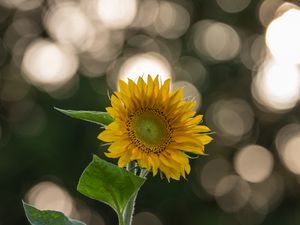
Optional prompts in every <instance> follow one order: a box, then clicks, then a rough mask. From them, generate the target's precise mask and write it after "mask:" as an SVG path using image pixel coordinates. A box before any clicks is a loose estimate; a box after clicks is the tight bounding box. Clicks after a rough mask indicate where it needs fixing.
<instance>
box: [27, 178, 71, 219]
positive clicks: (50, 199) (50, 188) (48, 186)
mask: <svg viewBox="0 0 300 225" xmlns="http://www.w3.org/2000/svg"><path fill="white" fill-rule="evenodd" d="M25 199H26V201H27V202H28V203H30V204H32V205H33V206H35V207H36V208H38V209H40V210H55V211H60V212H63V213H64V214H65V215H66V216H70V215H71V213H72V210H73V200H72V197H71V196H70V195H69V194H68V192H66V191H65V190H64V189H63V188H62V187H60V186H58V185H57V184H55V183H53V182H51V181H44V182H40V183H38V184H36V185H34V186H33V187H32V188H31V189H30V190H29V191H28V192H27V193H26V196H25Z"/></svg>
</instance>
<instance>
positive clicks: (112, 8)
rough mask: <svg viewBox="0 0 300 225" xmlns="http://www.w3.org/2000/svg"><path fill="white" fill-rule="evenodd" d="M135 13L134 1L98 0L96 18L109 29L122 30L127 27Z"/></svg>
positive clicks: (135, 5)
mask: <svg viewBox="0 0 300 225" xmlns="http://www.w3.org/2000/svg"><path fill="white" fill-rule="evenodd" d="M136 12H137V1H136V0H98V5H97V13H98V16H99V18H100V19H101V21H102V22H103V24H104V25H105V26H107V27H108V28H111V29H123V28H126V27H127V26H129V25H130V24H131V23H132V22H133V20H134V18H135V16H136Z"/></svg>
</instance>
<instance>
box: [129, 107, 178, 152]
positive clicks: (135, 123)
mask: <svg viewBox="0 0 300 225" xmlns="http://www.w3.org/2000/svg"><path fill="white" fill-rule="evenodd" d="M127 126H128V131H129V137H130V139H131V140H132V142H133V143H134V144H135V145H136V147H138V148H139V149H140V150H142V151H144V152H147V153H150V152H152V153H160V152H162V151H163V150H164V149H165V148H166V147H167V145H169V144H170V143H171V140H172V133H173V131H172V129H171V127H170V125H169V122H168V121H167V119H166V118H165V116H164V115H163V114H162V113H161V112H160V111H158V110H156V109H152V108H142V109H140V110H138V111H136V112H135V113H133V114H132V115H130V116H129V120H128V123H127Z"/></svg>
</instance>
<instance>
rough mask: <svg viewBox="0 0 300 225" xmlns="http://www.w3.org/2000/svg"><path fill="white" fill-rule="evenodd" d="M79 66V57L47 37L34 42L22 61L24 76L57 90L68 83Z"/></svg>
mask: <svg viewBox="0 0 300 225" xmlns="http://www.w3.org/2000/svg"><path fill="white" fill-rule="evenodd" d="M77 68H78V60H77V57H76V56H75V55H74V54H73V53H72V52H71V51H68V49H66V48H63V47H62V46H60V45H57V44H56V43H54V42H51V41H49V40H45V39H39V40H37V41H35V42H33V43H32V44H31V45H30V46H29V47H28V48H27V49H26V52H25V54H24V58H23V62H22V69H23V72H24V77H25V78H26V79H27V80H28V81H29V82H31V83H32V84H34V85H37V86H39V87H42V88H45V89H46V90H55V89H58V88H59V87H61V86H62V85H64V84H65V83H67V82H68V81H69V80H70V79H71V78H72V77H73V75H74V74H75V72H76V70H77Z"/></svg>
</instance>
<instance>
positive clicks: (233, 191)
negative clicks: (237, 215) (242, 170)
mask: <svg viewBox="0 0 300 225" xmlns="http://www.w3.org/2000/svg"><path fill="white" fill-rule="evenodd" d="M250 196H251V187H250V185H249V184H248V183H247V182H246V181H244V180H243V179H241V178H240V177H239V176H237V175H227V176H225V177H223V178H222V179H221V180H220V182H219V183H218V184H217V187H216V200H217V203H218V205H219V206H220V207H221V208H222V209H223V210H224V211H225V212H238V211H239V210H241V209H242V208H243V207H245V206H246V204H247V203H248V200H249V198H250Z"/></svg>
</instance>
